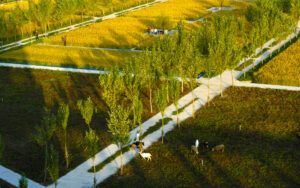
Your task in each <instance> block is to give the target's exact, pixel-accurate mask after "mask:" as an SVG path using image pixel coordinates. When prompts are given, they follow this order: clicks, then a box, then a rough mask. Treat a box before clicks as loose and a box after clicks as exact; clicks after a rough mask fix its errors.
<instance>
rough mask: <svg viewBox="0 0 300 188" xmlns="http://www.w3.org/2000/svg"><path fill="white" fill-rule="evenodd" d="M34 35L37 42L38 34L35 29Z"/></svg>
mask: <svg viewBox="0 0 300 188" xmlns="http://www.w3.org/2000/svg"><path fill="white" fill-rule="evenodd" d="M34 35H35V39H36V40H39V32H38V30H37V29H36V30H35V33H34Z"/></svg>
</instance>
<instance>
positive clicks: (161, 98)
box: [154, 85, 168, 117]
mask: <svg viewBox="0 0 300 188" xmlns="http://www.w3.org/2000/svg"><path fill="white" fill-rule="evenodd" d="M154 99H155V104H156V106H157V108H158V109H159V111H160V113H161V115H162V117H164V113H165V110H166V108H167V106H168V102H167V88H166V86H165V85H163V86H162V87H161V88H160V89H158V90H156V91H155V94H154Z"/></svg>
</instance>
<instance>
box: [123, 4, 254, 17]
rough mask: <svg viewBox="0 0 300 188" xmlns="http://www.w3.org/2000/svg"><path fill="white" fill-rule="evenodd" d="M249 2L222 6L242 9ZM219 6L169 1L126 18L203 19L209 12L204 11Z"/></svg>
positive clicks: (133, 13) (130, 14)
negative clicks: (163, 16)
mask: <svg viewBox="0 0 300 188" xmlns="http://www.w3.org/2000/svg"><path fill="white" fill-rule="evenodd" d="M248 4H249V2H238V1H228V0H225V3H224V5H223V6H230V7H235V8H238V9H240V8H242V7H245V6H246V5H248ZM214 6H219V3H218V1H217V0H169V1H167V2H165V3H162V4H158V5H156V6H153V7H150V8H147V9H143V10H140V11H136V12H132V13H129V14H128V15H126V16H131V17H138V18H145V17H147V18H149V17H151V18H157V17H159V16H161V15H167V16H169V17H171V18H172V19H177V20H178V21H179V20H181V19H182V20H196V19H199V18H200V17H204V16H206V15H208V14H210V13H211V12H208V11H206V9H208V8H211V7H214Z"/></svg>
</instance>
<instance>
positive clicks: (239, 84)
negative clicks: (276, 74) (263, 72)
mask: <svg viewBox="0 0 300 188" xmlns="http://www.w3.org/2000/svg"><path fill="white" fill-rule="evenodd" d="M235 86H238V87H255V88H262V89H279V90H289V91H300V87H296V86H283V85H271V84H257V83H248V82H240V81H236V82H235Z"/></svg>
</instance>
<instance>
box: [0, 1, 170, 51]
mask: <svg viewBox="0 0 300 188" xmlns="http://www.w3.org/2000/svg"><path fill="white" fill-rule="evenodd" d="M166 1H168V0H155V1H154V2H150V3H147V4H143V5H139V6H135V7H132V8H129V9H125V10H122V11H119V12H115V13H113V14H110V15H107V16H103V17H94V18H93V19H91V20H88V21H84V22H81V23H78V24H74V25H71V26H67V27H64V28H60V29H57V30H53V31H50V32H47V33H43V34H40V35H39V37H40V38H43V37H47V36H49V35H52V34H53V33H55V34H60V33H65V32H69V31H72V30H74V29H79V28H81V27H85V26H88V25H91V24H94V23H97V22H98V21H99V20H102V21H103V20H108V19H112V18H115V17H117V16H118V15H121V14H125V13H129V12H133V11H137V10H140V9H143V8H147V7H151V6H153V5H155V4H158V3H163V2H166ZM34 40H35V36H33V37H29V38H25V39H22V40H19V41H16V42H13V43H10V44H5V45H2V46H0V53H1V52H4V51H7V50H10V49H13V48H17V47H20V46H24V45H27V44H30V43H31V42H32V41H34Z"/></svg>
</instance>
